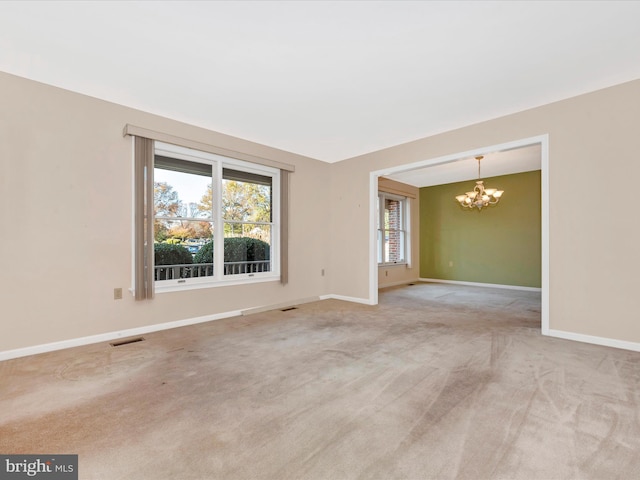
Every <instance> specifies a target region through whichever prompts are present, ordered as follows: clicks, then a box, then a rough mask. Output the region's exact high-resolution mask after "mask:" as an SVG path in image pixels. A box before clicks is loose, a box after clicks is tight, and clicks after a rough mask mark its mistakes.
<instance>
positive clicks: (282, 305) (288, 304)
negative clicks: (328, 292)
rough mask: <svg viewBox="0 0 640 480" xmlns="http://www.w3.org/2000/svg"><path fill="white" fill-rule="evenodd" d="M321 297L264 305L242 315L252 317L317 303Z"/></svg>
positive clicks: (247, 310)
mask: <svg viewBox="0 0 640 480" xmlns="http://www.w3.org/2000/svg"><path fill="white" fill-rule="evenodd" d="M318 300H321V297H307V298H302V299H300V300H296V301H294V302H283V303H275V304H272V305H264V306H262V307H255V308H247V309H246V310H243V311H242V315H251V314H253V313H261V312H268V311H269V310H280V309H282V308H287V307H292V306H294V305H302V304H303V303H311V302H317V301H318Z"/></svg>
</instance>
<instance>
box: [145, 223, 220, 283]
mask: <svg viewBox="0 0 640 480" xmlns="http://www.w3.org/2000/svg"><path fill="white" fill-rule="evenodd" d="M154 263H155V275H154V276H155V279H156V280H175V279H181V278H195V277H208V276H212V275H213V224H212V223H211V222H204V221H201V222H199V221H187V220H161V219H156V224H155V243H154Z"/></svg>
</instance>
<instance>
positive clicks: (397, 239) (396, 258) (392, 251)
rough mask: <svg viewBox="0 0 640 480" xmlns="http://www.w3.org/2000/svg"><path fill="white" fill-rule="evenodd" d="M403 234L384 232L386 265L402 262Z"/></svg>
mask: <svg viewBox="0 0 640 480" xmlns="http://www.w3.org/2000/svg"><path fill="white" fill-rule="evenodd" d="M404 259H405V257H404V232H403V231H400V230H386V231H385V242H384V261H385V262H388V263H400V262H404Z"/></svg>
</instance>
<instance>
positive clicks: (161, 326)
mask: <svg viewBox="0 0 640 480" xmlns="http://www.w3.org/2000/svg"><path fill="white" fill-rule="evenodd" d="M331 298H333V299H336V300H344V301H347V302H354V303H364V304H366V305H371V303H370V302H369V300H367V299H366V298H356V297H345V296H343V295H322V296H315V297H306V298H302V299H298V300H293V301H290V302H283V303H278V304H271V305H263V306H260V307H251V308H247V309H244V310H231V311H228V312H222V313H214V314H211V315H203V316H201V317H193V318H186V319H183V320H176V321H173V322H166V323H156V324H153V325H146V326H144V327H137V328H129V329H126V330H119V331H115V332H108V333H101V334H98V335H90V336H87V337H79V338H72V339H69V340H62V341H59V342H52V343H45V344H42V345H33V346H30V347H24V348H16V349H14V350H5V351H0V362H2V361H4V360H11V359H14V358H20V357H27V356H29V355H38V354H40V353H47V352H53V351H56V350H64V349H67V348H73V347H81V346H83V345H91V344H94V343H102V342H109V341H111V340H117V339H119V338H127V337H135V336H138V335H144V334H147V333H153V332H160V331H162V330H170V329H172V328H178V327H188V326H189V325H196V324H198V323H205V322H211V321H214V320H222V319H224V318H231V317H238V316H242V315H251V314H253V313H260V312H266V311H269V310H278V309H281V308H285V307H290V306H292V305H302V304H304V303H310V302H316V301H318V300H326V299H331Z"/></svg>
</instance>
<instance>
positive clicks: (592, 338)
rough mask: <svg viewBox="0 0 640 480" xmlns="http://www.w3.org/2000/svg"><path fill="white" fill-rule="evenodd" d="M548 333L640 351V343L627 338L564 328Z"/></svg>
mask: <svg viewBox="0 0 640 480" xmlns="http://www.w3.org/2000/svg"><path fill="white" fill-rule="evenodd" d="M548 335H549V336H550V337H555V338H562V339H564V340H572V341H574V342H582V343H591V344H593V345H602V346H605V347H613V348H620V349H622V350H631V351H633V352H640V343H636V342H627V341H626V340H617V339H615V338H607V337H596V336H593V335H585V334H583V333H573V332H564V331H562V330H549V332H548Z"/></svg>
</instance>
